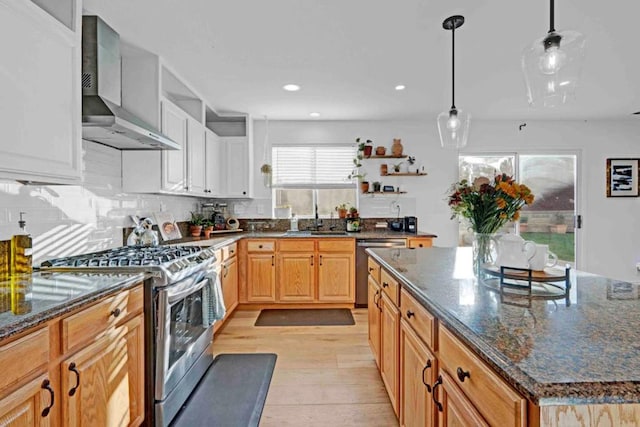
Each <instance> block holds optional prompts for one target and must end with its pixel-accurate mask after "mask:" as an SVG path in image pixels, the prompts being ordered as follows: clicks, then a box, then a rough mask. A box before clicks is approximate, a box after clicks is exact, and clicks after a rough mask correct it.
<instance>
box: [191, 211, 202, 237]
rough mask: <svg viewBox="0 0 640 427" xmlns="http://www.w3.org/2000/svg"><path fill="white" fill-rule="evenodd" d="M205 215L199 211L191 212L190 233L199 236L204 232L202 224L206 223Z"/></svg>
mask: <svg viewBox="0 0 640 427" xmlns="http://www.w3.org/2000/svg"><path fill="white" fill-rule="evenodd" d="M204 221H205V218H204V215H203V214H201V213H198V212H191V219H190V220H189V233H191V235H192V236H193V237H199V236H200V234H201V233H202V226H203V225H204Z"/></svg>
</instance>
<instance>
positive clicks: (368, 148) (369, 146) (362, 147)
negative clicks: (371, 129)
mask: <svg viewBox="0 0 640 427" xmlns="http://www.w3.org/2000/svg"><path fill="white" fill-rule="evenodd" d="M356 144H358V151H361V152H362V155H363V156H364V157H366V158H369V157H371V152H372V151H373V141H371V140H370V139H367V140H366V141H365V142H361V138H356Z"/></svg>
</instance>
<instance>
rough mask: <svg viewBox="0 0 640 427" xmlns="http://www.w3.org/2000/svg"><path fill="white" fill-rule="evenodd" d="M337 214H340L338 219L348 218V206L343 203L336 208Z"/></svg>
mask: <svg viewBox="0 0 640 427" xmlns="http://www.w3.org/2000/svg"><path fill="white" fill-rule="evenodd" d="M335 209H336V212H338V218H346V217H347V204H346V203H342V204H340V205H338V206H336V208H335Z"/></svg>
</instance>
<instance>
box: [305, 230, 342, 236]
mask: <svg viewBox="0 0 640 427" xmlns="http://www.w3.org/2000/svg"><path fill="white" fill-rule="evenodd" d="M311 235H312V236H346V235H347V232H346V231H336V230H318V231H312V232H311Z"/></svg>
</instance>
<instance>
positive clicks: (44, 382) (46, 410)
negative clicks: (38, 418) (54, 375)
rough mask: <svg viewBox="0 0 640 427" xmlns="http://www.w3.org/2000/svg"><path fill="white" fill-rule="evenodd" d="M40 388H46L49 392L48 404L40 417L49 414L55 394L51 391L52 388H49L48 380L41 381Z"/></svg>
mask: <svg viewBox="0 0 640 427" xmlns="http://www.w3.org/2000/svg"><path fill="white" fill-rule="evenodd" d="M40 388H42V389H44V390H47V391H48V392H49V395H50V396H51V403H49V406H47V407H46V408H44V409H43V410H42V413H41V415H42V418H44V417H46V416H47V415H49V412H51V408H53V403H54V402H55V397H56V396H55V394H54V393H53V389H52V388H51V382H50V381H49V380H44V381H42V385H41V386H40Z"/></svg>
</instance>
